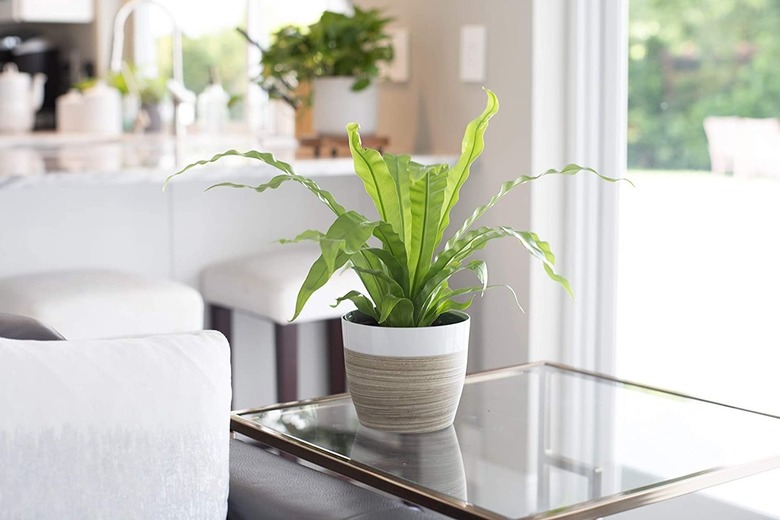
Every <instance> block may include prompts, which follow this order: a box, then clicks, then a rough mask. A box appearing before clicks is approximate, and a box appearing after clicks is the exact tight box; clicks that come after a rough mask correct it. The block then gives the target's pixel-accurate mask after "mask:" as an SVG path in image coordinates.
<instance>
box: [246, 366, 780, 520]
mask: <svg viewBox="0 0 780 520" xmlns="http://www.w3.org/2000/svg"><path fill="white" fill-rule="evenodd" d="M231 426H232V429H233V430H234V431H237V432H239V433H242V434H245V435H248V436H250V437H252V438H254V439H256V440H259V441H261V442H264V443H266V444H269V445H271V446H274V447H276V448H279V449H280V450H282V451H284V452H287V453H291V454H293V455H295V456H298V457H301V458H303V459H306V460H308V461H310V462H313V463H315V464H318V465H320V466H322V467H325V468H327V469H330V470H332V471H335V472H338V473H340V474H343V475H346V476H348V477H350V478H353V479H355V480H358V481H361V482H364V483H366V484H369V485H371V486H374V487H377V488H379V489H382V490H384V491H386V492H389V493H392V494H394V495H396V496H399V497H402V498H404V499H407V500H410V501H412V502H416V503H418V504H420V505H423V506H426V507H430V508H431V509H434V510H437V511H440V512H443V513H445V514H447V515H449V516H452V517H455V518H491V519H492V518H595V517H599V516H606V515H609V514H613V513H617V512H620V511H625V510H628V509H632V508H635V507H639V506H642V505H646V504H650V503H653V502H657V501H661V500H665V499H668V498H672V497H675V496H679V495H682V494H685V493H689V492H693V491H697V490H700V489H704V488H706V487H709V486H712V485H716V484H720V483H724V482H728V481H731V480H735V479H738V478H742V477H745V476H749V475H753V474H756V473H759V472H762V471H766V470H769V469H773V468H777V467H780V418H778V417H774V416H771V415H767V414H762V413H758V412H752V411H748V410H744V409H740V408H735V407H730V406H726V405H721V404H717V403H713V402H709V401H705V400H700V399H696V398H692V397H688V396H683V395H680V394H676V393H673V392H668V391H663V390H658V389H654V388H651V387H647V386H643V385H637V384H632V383H627V382H622V381H618V380H615V379H612V378H608V377H604V376H599V375H597V374H591V373H587V372H582V371H577V370H574V369H571V368H569V367H564V366H562V365H556V364H550V363H536V364H529V365H521V366H517V367H510V368H505V369H499V370H493V371H489V372H483V373H479V374H473V375H470V376H467V379H466V385H465V386H464V389H463V396H462V398H461V401H460V406H459V408H458V413H457V416H456V419H455V424H454V425H453V426H452V427H450V428H448V429H445V430H443V431H439V432H434V433H427V434H399V433H387V432H380V431H376V430H372V429H369V428H366V427H363V426H360V425H359V423H358V420H357V416H356V415H355V410H354V407H353V405H352V401H351V400H350V398H349V395H348V394H342V395H339V396H331V397H327V398H321V399H314V400H309V401H302V402H300V403H293V404H288V405H274V406H271V407H266V408H262V409H257V410H246V411H240V412H235V413H234V414H233V418H232V422H231Z"/></svg>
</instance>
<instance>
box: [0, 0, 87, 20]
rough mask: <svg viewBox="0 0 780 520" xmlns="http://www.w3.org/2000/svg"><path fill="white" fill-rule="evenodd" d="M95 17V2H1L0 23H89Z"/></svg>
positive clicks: (23, 0) (62, 0) (11, 0)
mask: <svg viewBox="0 0 780 520" xmlns="http://www.w3.org/2000/svg"><path fill="white" fill-rule="evenodd" d="M94 15H95V8H94V0H0V23H2V22H53V23H88V22H91V21H92V19H93V17H94Z"/></svg>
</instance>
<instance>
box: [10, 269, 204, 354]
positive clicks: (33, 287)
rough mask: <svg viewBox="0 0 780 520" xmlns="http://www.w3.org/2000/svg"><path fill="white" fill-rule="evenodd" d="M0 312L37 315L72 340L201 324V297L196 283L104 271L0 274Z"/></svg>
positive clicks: (178, 329)
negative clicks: (181, 282)
mask: <svg viewBox="0 0 780 520" xmlns="http://www.w3.org/2000/svg"><path fill="white" fill-rule="evenodd" d="M0 312H5V313H8V314H19V315H22V316H29V317H32V318H36V319H38V320H39V321H42V322H43V323H45V324H47V325H49V326H51V327H52V328H54V329H55V330H57V331H58V332H59V333H60V334H62V335H63V336H64V337H65V338H66V339H74V340H75V339H95V338H115V337H126V336H139V335H148V334H168V333H172V332H189V331H194V330H202V329H203V299H202V298H201V296H200V294H199V293H198V291H196V290H195V289H193V288H192V287H188V286H186V285H183V284H180V283H177V282H172V281H169V280H160V279H154V278H148V277H145V276H140V275H136V274H131V273H121V272H113V271H102V270H88V271H54V272H44V273H32V274H24V275H19V276H12V277H10V278H3V279H0Z"/></svg>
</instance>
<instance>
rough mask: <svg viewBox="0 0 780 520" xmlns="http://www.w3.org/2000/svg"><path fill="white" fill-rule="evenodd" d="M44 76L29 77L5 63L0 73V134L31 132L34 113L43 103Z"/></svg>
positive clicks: (12, 65) (12, 64)
mask: <svg viewBox="0 0 780 520" xmlns="http://www.w3.org/2000/svg"><path fill="white" fill-rule="evenodd" d="M44 83H46V75H45V74H35V75H34V76H30V75H29V74H27V73H24V72H19V69H18V68H17V66H16V64H15V63H6V64H5V66H4V67H3V71H2V72H0V132H3V133H21V132H29V131H30V130H32V128H33V125H34V123H35V113H36V112H37V111H38V109H39V108H41V104H42V103H43V85H44Z"/></svg>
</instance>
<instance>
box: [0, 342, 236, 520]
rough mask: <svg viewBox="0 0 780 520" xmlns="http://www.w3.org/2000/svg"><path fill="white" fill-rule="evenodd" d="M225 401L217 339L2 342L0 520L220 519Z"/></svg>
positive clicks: (224, 355) (225, 364)
mask: <svg viewBox="0 0 780 520" xmlns="http://www.w3.org/2000/svg"><path fill="white" fill-rule="evenodd" d="M230 397H231V390H230V353H229V349H228V344H227V341H225V339H224V337H223V336H222V335H221V334H219V333H217V332H212V331H207V332H197V333H191V334H172V335H165V336H154V337H143V338H129V339H112V340H89V341H87V340H85V341H25V340H10V339H0V504H2V511H0V517H3V518H58V519H69V518H73V519H83V518H111V519H121V518H128V519H130V518H132V519H136V518H203V519H206V518H209V519H216V518H221V519H224V518H225V516H226V514H227V497H228V482H229V468H228V460H229V446H230V438H229V430H230V426H229V422H230Z"/></svg>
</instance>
